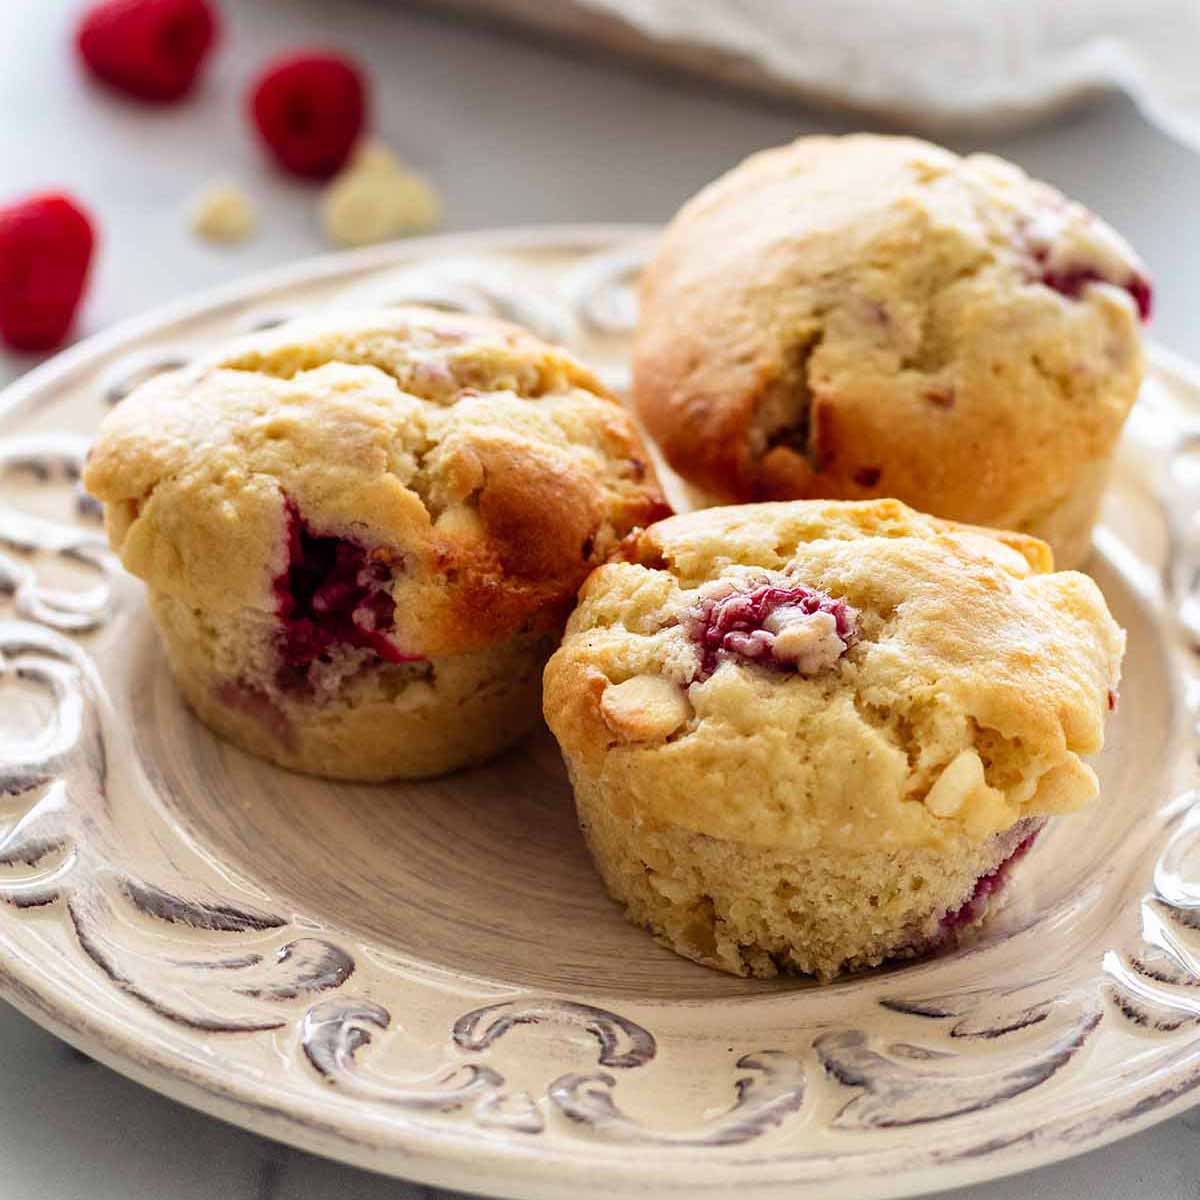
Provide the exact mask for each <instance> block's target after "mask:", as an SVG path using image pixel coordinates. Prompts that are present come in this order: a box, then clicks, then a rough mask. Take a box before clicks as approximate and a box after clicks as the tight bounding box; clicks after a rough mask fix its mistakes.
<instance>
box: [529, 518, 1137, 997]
mask: <svg viewBox="0 0 1200 1200" xmlns="http://www.w3.org/2000/svg"><path fill="white" fill-rule="evenodd" d="M624 559H625V561H620V562H613V563H610V564H608V565H606V566H603V567H600V568H599V569H598V570H596V571H595V572H593V573H592V575H591V576H590V577H589V579H588V581H587V583H586V584H585V585H584V587H583V589H582V592H581V596H580V603H579V607H578V608H577V609H576V611H575V613H574V615H573V616H572V617H571V620H570V622H569V623H568V626H567V633H566V637H565V639H564V641H563V644H562V646H561V647H560V649H559V650H558V651H557V652H556V653H555V654H554V656H553V657H552V658H551V660H550V662H549V664H548V666H547V668H546V678H545V689H546V692H545V714H546V720H547V721H548V723H549V724H550V727H551V729H552V730H553V732H554V734H555V736H556V737H557V739H558V741H559V744H560V746H561V748H562V751H563V757H564V759H565V761H566V764H567V768H568V771H569V772H570V775H571V780H572V784H573V786H574V789H575V798H576V804H577V807H578V811H579V818H580V823H581V825H582V827H583V830H584V833H585V836H586V838H587V841H588V844H589V846H590V848H591V851H592V854H593V857H594V858H595V861H596V865H597V867H598V868H599V870H600V873H601V875H602V876H603V878H604V881H605V884H606V885H607V887H608V889H609V891H610V892H611V894H612V895H613V896H614V897H615V898H616V899H617V900H618V901H619V902H620V903H621V904H623V905H624V906H625V909H626V911H627V913H628V915H629V917H630V919H631V920H633V921H634V922H636V923H637V924H639V925H643V926H645V927H647V928H648V929H650V930H651V931H652V932H653V933H654V934H655V936H656V937H658V938H659V939H660V940H661V941H663V942H664V943H665V944H666V945H668V946H670V947H671V948H672V949H674V950H676V951H677V952H678V953H680V954H682V955H685V956H686V957H688V958H692V959H695V960H696V961H697V962H701V963H704V964H705V965H707V966H711V967H717V968H719V969H720V970H724V971H729V972H732V973H735V974H742V975H758V976H772V975H776V974H779V973H793V972H795V973H808V974H813V975H817V976H819V977H821V978H825V979H828V978H832V977H834V976H835V975H837V974H839V973H841V972H843V971H849V970H854V969H857V968H862V967H868V966H872V965H875V964H878V963H880V962H882V961H884V960H886V959H890V958H900V957H906V956H911V955H913V954H917V953H922V952H924V951H927V950H930V949H933V948H936V947H938V946H941V945H943V944H945V943H946V942H947V941H948V940H950V939H952V938H956V937H957V936H958V935H959V933H961V931H962V930H964V929H967V928H970V927H972V926H974V925H977V924H978V923H979V922H980V921H982V920H983V919H984V917H985V916H986V915H987V913H988V911H989V910H990V909H991V908H992V907H993V905H994V904H995V903H996V902H997V901H998V899H999V897H1000V895H1001V893H1002V891H1003V889H1004V888H1005V887H1006V886H1008V883H1009V881H1010V874H1011V871H1012V868H1013V866H1014V865H1015V863H1016V862H1018V861H1019V859H1020V858H1021V857H1022V856H1023V855H1024V854H1025V853H1027V852H1028V850H1029V849H1030V846H1031V845H1032V843H1033V840H1034V838H1035V836H1036V835H1037V833H1038V831H1039V830H1040V829H1041V828H1042V826H1043V825H1044V823H1045V822H1046V820H1047V819H1048V818H1049V817H1051V816H1052V815H1054V814H1057V813H1065V812H1070V811H1073V810H1075V809H1078V808H1081V807H1083V806H1085V805H1086V804H1087V803H1089V802H1090V801H1091V800H1093V799H1094V798H1095V796H1096V794H1097V791H1098V783H1097V779H1096V776H1095V774H1094V773H1093V771H1092V770H1091V768H1090V767H1088V766H1087V765H1086V764H1085V763H1084V762H1083V761H1082V757H1081V756H1083V755H1085V754H1090V753H1093V752H1095V751H1096V750H1098V749H1100V746H1101V744H1102V740H1103V729H1104V721H1105V718H1106V717H1107V714H1108V711H1109V695H1110V691H1111V690H1112V689H1115V688H1116V686H1117V681H1118V675H1119V671H1120V663H1121V656H1122V653H1123V649H1124V634H1123V633H1122V632H1121V630H1120V629H1119V628H1118V627H1117V625H1116V624H1115V623H1114V621H1113V619H1112V617H1111V616H1110V615H1109V613H1108V610H1107V608H1106V606H1105V603H1104V599H1103V597H1102V596H1101V594H1100V592H1099V590H1098V589H1097V587H1096V585H1095V584H1094V583H1093V582H1092V581H1091V580H1090V579H1088V578H1087V577H1086V576H1084V575H1079V574H1076V573H1074V572H1058V573H1054V572H1053V569H1052V568H1053V561H1052V558H1051V555H1050V552H1049V550H1048V549H1047V547H1046V546H1045V545H1044V544H1043V543H1041V542H1039V541H1037V540H1036V539H1033V538H1029V537H1026V536H1022V535H1019V534H1005V533H996V532H992V531H985V530H979V529H973V528H970V527H967V526H962V525H956V524H953V523H950V522H947V521H941V520H938V519H936V518H933V517H928V516H924V515H922V514H920V513H917V512H915V511H913V510H912V509H909V508H907V507H905V506H904V505H902V504H900V503H899V502H898V501H894V500H880V501H859V502H849V501H794V502H790V503H789V502H779V503H767V504H756V505H745V506H741V507H737V508H712V509H707V510H703V511H699V512H694V513H690V514H688V515H686V516H679V517H674V518H671V519H669V520H666V521H663V522H660V523H658V524H656V525H654V526H651V527H650V528H649V529H646V530H644V531H643V532H642V533H640V534H638V535H636V536H634V537H632V538H630V539H629V541H628V542H627V544H626V546H625V547H624ZM793 628H796V629H799V630H801V631H803V635H802V636H803V639H804V646H805V653H806V654H808V655H809V656H808V657H805V656H803V655H802V656H801V657H798V658H795V659H792V658H791V655H790V653H788V654H785V655H783V656H782V657H781V656H780V655H779V653H778V651H779V644H780V642H781V641H782V640H783V639H784V638H785V637H786V636H787V634H788V632H789V631H790V630H791V629H793ZM772 639H773V640H772ZM810 647H811V650H810V649H809V648H810ZM747 649H748V650H749V652H747Z"/></svg>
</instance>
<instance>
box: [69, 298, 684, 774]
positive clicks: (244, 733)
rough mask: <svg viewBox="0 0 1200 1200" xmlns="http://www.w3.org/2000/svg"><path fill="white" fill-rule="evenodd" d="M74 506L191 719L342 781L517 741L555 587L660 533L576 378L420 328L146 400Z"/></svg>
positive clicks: (567, 597) (202, 373)
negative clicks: (91, 502) (101, 524)
mask: <svg viewBox="0 0 1200 1200" xmlns="http://www.w3.org/2000/svg"><path fill="white" fill-rule="evenodd" d="M85 485H86V487H87V488H88V490H89V491H90V492H91V493H92V495H94V496H96V497H97V498H98V499H100V500H101V501H103V502H104V506H105V518H106V524H107V528H108V535H109V540H110V541H111V543H112V546H113V548H114V549H115V550H116V551H117V553H118V554H119V555H120V556H121V560H122V561H123V563H124V564H125V566H126V568H128V570H130V571H131V572H133V574H135V575H138V576H140V577H141V578H142V579H144V580H145V581H146V583H147V585H148V588H149V603H150V609H151V612H152V613H153V616H154V619H155V621H156V623H157V625H158V628H159V631H160V633H161V634H162V639H163V643H164V645H165V647H166V652H167V657H168V659H169V661H170V665H171V668H172V670H173V672H174V674H175V677H176V679H177V680H178V682H179V686H180V687H181V688H182V690H183V693H184V695H185V696H186V697H187V699H188V701H189V702H190V704H191V706H192V708H194V709H195V711H196V712H197V713H198V714H199V716H200V717H201V718H202V719H203V720H204V721H205V722H206V723H207V724H208V725H210V726H211V727H212V728H213V729H214V730H216V731H217V732H218V733H220V734H223V735H224V736H225V737H227V738H229V739H230V740H231V741H233V742H235V743H236V744H237V745H239V746H241V747H243V748H244V749H247V750H249V751H251V752H253V753H255V754H259V755H262V756H263V757H264V758H268V759H270V760H271V761H273V762H276V763H279V764H280V765H282V766H285V767H291V768H294V769H297V770H301V771H308V772H311V773H313V774H317V775H326V776H332V777H337V778H344V779H361V780H378V779H386V778H391V777H412V776H425V775H433V774H437V773H439V772H443V771H449V770H452V769H454V768H456V767H461V766H463V765H465V764H468V763H476V762H480V761H482V760H484V759H486V758H488V757H489V756H491V755H493V754H495V753H497V752H498V751H499V750H501V749H503V748H504V747H505V746H507V745H509V744H510V743H511V742H513V741H514V740H515V739H517V738H519V737H520V736H521V735H522V734H524V733H525V732H526V731H528V730H529V729H530V728H531V727H532V726H533V725H534V724H535V723H536V722H537V720H538V715H539V709H540V685H541V672H542V668H543V666H544V664H545V661H546V658H547V657H548V655H549V653H550V651H551V650H552V649H553V647H554V645H555V644H556V643H557V640H558V638H559V636H560V635H561V631H562V625H563V622H564V621H565V619H566V616H567V613H568V612H569V611H570V607H571V605H572V603H573V602H574V598H575V593H576V590H577V589H578V587H579V584H580V583H581V582H582V580H583V579H584V578H585V576H586V575H587V573H588V572H589V570H590V569H591V568H592V567H593V566H595V565H596V564H597V563H599V562H602V561H603V560H604V558H605V556H606V555H607V554H608V553H609V551H610V550H611V549H612V548H613V547H614V546H615V545H617V543H618V542H619V541H620V539H621V538H622V537H624V536H625V535H626V534H627V533H629V531H630V530H631V529H633V528H634V527H635V526H639V525H643V524H646V523H648V522H650V521H652V520H655V519H658V518H660V517H662V516H664V515H666V514H667V513H668V512H669V511H670V510H669V509H667V508H666V506H665V505H664V503H663V499H662V496H661V493H660V491H659V488H658V485H657V483H656V481H655V478H654V475H653V472H652V471H651V469H650V467H649V466H648V460H647V457H646V454H645V451H644V449H643V447H642V446H641V445H640V444H639V441H638V437H637V435H636V433H635V431H634V429H633V427H632V425H631V422H630V419H629V417H628V415H627V414H626V413H625V411H624V409H623V408H622V407H621V405H620V404H619V403H618V402H617V401H616V400H615V399H613V397H612V396H611V395H609V394H608V393H607V392H606V391H605V390H604V389H603V387H601V385H600V384H599V383H598V382H597V381H596V379H595V378H594V377H593V376H592V375H591V374H590V373H589V372H588V371H587V370H585V369H584V368H583V367H581V366H580V365H579V364H578V363H576V362H575V361H574V360H573V359H571V358H570V357H569V356H568V355H567V354H566V353H564V352H563V351H561V350H558V349H556V348H554V347H552V346H548V345H546V344H544V343H543V342H541V341H539V340H538V339H537V338H535V337H533V336H532V335H531V334H529V333H527V332H525V331H524V330H521V329H519V328H517V327H515V326H512V325H508V324H505V323H503V322H500V321H494V320H489V319H483V318H476V317H467V316H458V315H449V314H447V313H443V312H434V311H430V310H421V309H410V310H392V311H389V312H386V313H374V314H352V315H349V316H338V317H329V318H323V319H314V320H308V321H302V322H295V323H292V324H289V325H287V326H285V327H283V328H281V329H278V330H276V331H273V332H271V333H266V334H260V335H257V336H254V337H251V338H248V339H246V340H244V341H241V342H239V343H236V344H234V345H233V346H231V347H230V348H229V349H227V350H225V351H224V352H222V353H219V354H217V355H215V356H213V357H211V358H209V359H207V360H206V361H204V362H202V363H200V364H198V365H197V366H195V367H193V368H189V369H188V370H186V371H182V372H177V373H174V374H171V375H167V376H161V377H159V378H156V379H154V380H152V381H150V382H148V383H146V384H145V385H143V386H142V387H141V388H139V389H138V390H137V391H136V392H134V393H133V394H132V395H131V396H129V397H128V399H126V400H125V401H124V402H123V403H122V404H121V405H120V406H119V407H118V408H116V409H115V410H114V411H113V412H112V413H111V414H109V416H108V417H107V418H106V420H105V421H104V423H103V425H102V426H101V429H100V433H99V436H98V438H97V441H96V444H95V447H94V448H93V450H92V453H91V457H90V459H89V461H88V465H87V470H86V474H85Z"/></svg>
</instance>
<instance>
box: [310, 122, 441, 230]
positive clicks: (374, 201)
mask: <svg viewBox="0 0 1200 1200" xmlns="http://www.w3.org/2000/svg"><path fill="white" fill-rule="evenodd" d="M441 209H442V206H441V198H440V197H439V196H438V193H437V190H436V189H435V188H434V186H433V184H432V183H430V181H429V180H428V179H426V178H425V177H424V176H423V175H420V174H418V173H417V172H415V171H413V170H411V169H410V168H409V167H407V166H406V165H405V164H404V163H403V162H402V161H401V160H400V159H399V158H397V157H396V155H395V154H393V153H392V151H391V150H389V149H388V147H387V146H385V145H383V143H381V142H379V141H376V140H374V139H368V140H367V141H365V142H363V143H362V144H361V145H360V146H359V147H358V149H356V150H355V152H354V156H353V158H352V159H351V160H350V163H349V165H348V166H347V167H346V168H345V170H343V171H342V172H341V173H340V174H339V175H338V176H337V178H335V179H334V180H333V182H332V183H331V184H330V185H329V187H328V188H327V189H326V191H325V194H324V196H323V197H322V199H321V226H322V228H323V229H324V231H325V235H326V236H327V237H328V238H329V240H330V241H331V242H333V243H335V244H336V245H338V246H366V245H370V244H371V243H373V242H382V241H386V240H387V239H388V238H393V237H398V236H400V235H401V234H405V233H417V232H421V231H423V230H427V229H432V228H433V227H434V226H435V225H437V224H438V222H439V221H440V219H441Z"/></svg>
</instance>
